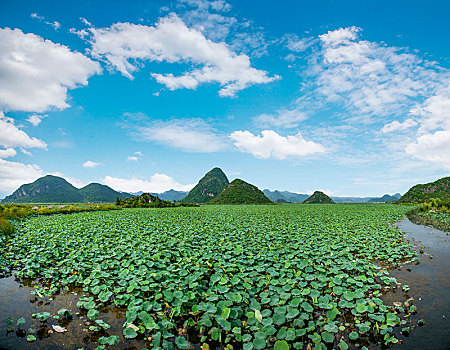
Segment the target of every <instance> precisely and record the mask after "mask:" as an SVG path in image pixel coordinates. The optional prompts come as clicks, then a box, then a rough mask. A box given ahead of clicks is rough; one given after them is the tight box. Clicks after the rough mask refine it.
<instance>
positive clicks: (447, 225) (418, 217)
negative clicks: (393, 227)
mask: <svg viewBox="0 0 450 350" xmlns="http://www.w3.org/2000/svg"><path fill="white" fill-rule="evenodd" d="M406 216H407V217H408V219H409V220H410V221H411V222H412V223H414V224H416V225H425V226H430V227H434V228H435V229H437V230H440V231H444V232H447V234H450V218H449V215H446V214H432V213H426V212H420V211H419V209H413V210H411V211H409V212H407V213H406Z"/></svg>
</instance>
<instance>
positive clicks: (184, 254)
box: [3, 204, 415, 349]
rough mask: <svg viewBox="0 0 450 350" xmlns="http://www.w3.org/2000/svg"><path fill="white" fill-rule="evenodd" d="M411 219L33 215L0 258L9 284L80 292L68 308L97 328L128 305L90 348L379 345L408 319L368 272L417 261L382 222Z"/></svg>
mask: <svg viewBox="0 0 450 350" xmlns="http://www.w3.org/2000/svg"><path fill="white" fill-rule="evenodd" d="M409 209H410V208H408V207H404V206H399V205H395V206H394V205H370V204H365V205H362V204H361V205H345V204H338V205H333V206H330V205H315V206H305V205H289V206H273V205H267V206H262V205H258V206H213V205H211V206H205V207H200V208H163V209H160V210H153V209H123V210H120V211H108V212H89V213H88V212H84V213H76V214H74V215H52V216H31V217H28V218H26V219H25V220H23V221H22V222H19V223H18V224H17V228H18V230H19V231H20V233H21V234H20V235H14V236H13V238H12V239H11V241H10V244H9V245H8V248H7V249H6V250H5V251H4V254H3V256H4V259H5V260H6V261H8V262H9V263H10V264H14V265H15V266H16V269H17V271H16V273H15V274H16V276H18V277H29V278H38V277H44V278H45V280H46V281H47V282H48V289H47V290H45V291H42V293H44V292H45V293H47V294H49V295H51V294H52V293H57V292H58V291H59V290H60V288H68V287H70V286H77V287H81V288H83V289H84V290H85V291H86V292H89V293H90V297H86V298H83V299H80V300H79V302H78V304H77V305H78V306H79V307H80V308H82V309H85V310H86V311H87V317H88V318H89V319H91V320H92V321H95V322H96V323H97V324H100V325H101V324H102V322H103V321H102V320H101V319H100V318H99V312H98V310H99V309H101V308H102V307H104V306H107V305H112V306H118V307H123V308H125V310H127V311H126V315H125V317H126V321H125V323H124V327H123V332H121V333H120V334H113V335H111V337H116V338H114V339H112V338H111V339H109V338H100V339H102V342H104V343H105V344H107V343H108V342H109V341H111V342H116V341H119V342H120V343H119V345H118V346H121V345H120V344H122V345H124V344H123V343H121V342H123V341H124V340H126V339H133V338H140V339H151V340H149V341H147V340H146V346H149V347H153V348H156V349H158V348H165V349H170V348H174V346H176V347H177V348H179V349H186V348H188V347H190V346H191V344H190V339H192V338H193V337H194V338H195V337H198V338H197V339H198V340H197V341H199V342H201V343H202V344H203V345H202V346H203V348H208V347H211V348H213V347H218V346H223V347H226V346H228V345H233V346H234V347H243V348H244V349H264V348H277V349H288V348H290V347H293V348H306V347H309V348H314V347H316V348H326V347H327V346H334V347H335V348H336V347H339V348H341V349H342V348H346V347H347V346H349V345H351V346H355V344H368V343H369V342H380V343H384V344H387V345H388V344H392V343H396V342H398V340H397V338H396V337H395V336H393V335H392V332H393V328H394V327H397V326H399V325H401V324H404V323H406V319H404V318H402V317H403V316H402V315H401V314H399V313H397V312H396V311H394V307H393V306H392V305H385V304H384V303H383V301H382V299H381V293H382V290H383V287H384V286H387V285H391V284H393V285H396V281H395V279H394V278H392V277H390V276H389V273H388V271H387V270H386V269H384V268H381V267H380V266H378V264H377V262H380V261H382V262H385V263H387V264H389V265H391V266H392V265H395V264H399V263H400V262H401V261H405V260H408V259H413V258H414V256H415V253H413V252H412V250H411V249H410V248H411V247H410V245H409V243H406V242H405V241H404V240H403V234H402V233H401V232H400V230H399V229H398V228H396V227H395V226H394V225H391V223H392V222H396V221H399V220H400V219H401V218H402V217H403V215H404V213H405V212H406V211H407V210H409ZM412 306H413V305H412ZM412 306H411V307H412ZM67 308H68V309H69V307H67ZM414 308H415V306H414ZM414 311H415V309H411V310H410V309H408V308H407V309H406V310H405V312H406V314H408V313H410V312H414ZM44 321H45V320H44ZM102 327H103V326H102ZM99 329H101V327H100V328H99ZM144 337H145V338H144Z"/></svg>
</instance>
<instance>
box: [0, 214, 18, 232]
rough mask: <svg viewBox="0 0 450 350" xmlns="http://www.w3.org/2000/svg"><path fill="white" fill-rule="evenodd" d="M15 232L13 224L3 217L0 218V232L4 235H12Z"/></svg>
mask: <svg viewBox="0 0 450 350" xmlns="http://www.w3.org/2000/svg"><path fill="white" fill-rule="evenodd" d="M15 231H16V229H15V227H14V225H13V224H11V223H10V222H9V221H8V220H6V219H5V218H3V217H0V232H1V233H3V234H5V235H12V234H13V233H14V232H15Z"/></svg>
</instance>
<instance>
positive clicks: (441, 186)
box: [397, 176, 450, 203]
mask: <svg viewBox="0 0 450 350" xmlns="http://www.w3.org/2000/svg"><path fill="white" fill-rule="evenodd" d="M432 198H439V199H440V200H442V201H448V200H450V176H448V177H443V178H442V179H439V180H437V181H434V182H429V183H426V184H419V185H415V186H413V187H411V188H410V189H409V190H408V192H406V193H405V194H404V195H403V196H402V197H401V198H400V199H399V200H398V201H397V203H423V202H426V201H428V200H430V199H432Z"/></svg>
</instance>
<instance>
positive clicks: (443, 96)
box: [410, 85, 450, 132]
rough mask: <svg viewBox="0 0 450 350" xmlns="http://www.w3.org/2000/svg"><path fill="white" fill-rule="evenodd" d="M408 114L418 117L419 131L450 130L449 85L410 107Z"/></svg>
mask: <svg viewBox="0 0 450 350" xmlns="http://www.w3.org/2000/svg"><path fill="white" fill-rule="evenodd" d="M410 114H411V115H413V116H417V117H420V122H421V126H420V129H419V131H421V132H426V131H430V130H435V129H445V130H450V85H449V86H448V87H446V88H443V89H440V90H439V91H437V92H436V94H435V95H434V96H432V97H430V98H428V99H427V100H425V101H424V103H423V104H422V105H417V106H415V107H414V108H412V109H411V111H410Z"/></svg>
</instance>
